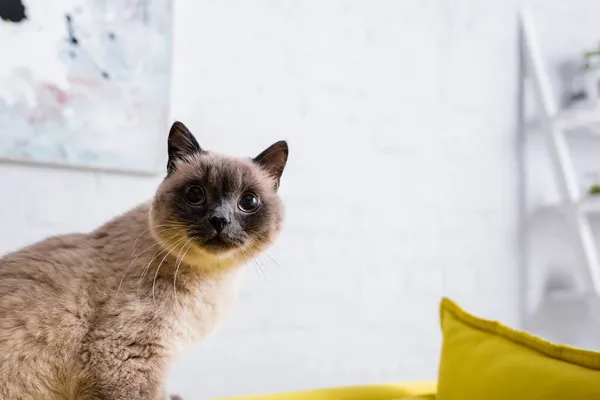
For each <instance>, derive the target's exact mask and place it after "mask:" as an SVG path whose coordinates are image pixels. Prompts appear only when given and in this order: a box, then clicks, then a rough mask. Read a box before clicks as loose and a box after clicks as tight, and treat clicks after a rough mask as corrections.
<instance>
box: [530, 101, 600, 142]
mask: <svg viewBox="0 0 600 400" xmlns="http://www.w3.org/2000/svg"><path fill="white" fill-rule="evenodd" d="M551 123H552V124H554V125H555V127H556V128H558V129H562V130H563V131H564V132H566V133H585V134H591V135H595V136H596V135H597V136H600V105H596V106H590V105H581V106H574V107H572V108H566V109H564V110H562V111H561V112H560V113H559V114H558V115H557V116H556V117H555V118H553V119H552V120H551ZM543 128H544V127H543V126H542V123H541V121H540V120H537V119H536V120H532V121H529V122H528V123H527V129H528V130H530V131H538V132H539V131H542V130H543Z"/></svg>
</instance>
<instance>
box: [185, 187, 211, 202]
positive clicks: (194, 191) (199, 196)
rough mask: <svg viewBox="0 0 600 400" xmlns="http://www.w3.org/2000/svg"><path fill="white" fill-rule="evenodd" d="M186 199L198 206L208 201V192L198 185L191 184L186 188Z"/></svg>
mask: <svg viewBox="0 0 600 400" xmlns="http://www.w3.org/2000/svg"><path fill="white" fill-rule="evenodd" d="M185 199H186V200H187V202H188V203H190V204H191V205H194V206H197V205H200V204H203V203H204V202H205V201H206V192H205V191H204V189H202V187H200V186H198V185H191V186H188V187H187V188H186V189H185Z"/></svg>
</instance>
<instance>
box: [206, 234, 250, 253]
mask: <svg viewBox="0 0 600 400" xmlns="http://www.w3.org/2000/svg"><path fill="white" fill-rule="evenodd" d="M240 245H241V244H240V243H238V241H236V240H232V239H230V238H228V237H227V236H224V235H222V234H217V235H214V236H213V237H211V238H209V239H205V240H203V241H202V247H204V248H206V249H207V250H210V251H212V252H223V251H227V250H233V249H236V248H238V247H240Z"/></svg>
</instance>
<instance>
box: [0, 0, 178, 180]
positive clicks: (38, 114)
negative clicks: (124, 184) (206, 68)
mask: <svg viewBox="0 0 600 400" xmlns="http://www.w3.org/2000/svg"><path fill="white" fill-rule="evenodd" d="M172 1H173V0H0V60H1V61H0V159H7V160H16V161H19V160H20V161H28V162H38V163H44V164H59V165H65V166H75V167H88V168H99V169H105V170H120V171H133V172H136V171H137V172H148V173H153V172H156V171H157V161H158V156H159V154H160V153H159V151H160V146H161V145H162V144H164V143H162V142H164V139H163V138H164V136H165V134H166V131H167V124H168V118H169V117H168V113H169V108H168V105H169V86H170V80H171V36H172V35H171V33H172V15H171V14H172Z"/></svg>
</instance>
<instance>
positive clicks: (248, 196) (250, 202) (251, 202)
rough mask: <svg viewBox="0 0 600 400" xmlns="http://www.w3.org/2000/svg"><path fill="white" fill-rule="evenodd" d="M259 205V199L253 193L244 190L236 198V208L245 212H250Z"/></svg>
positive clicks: (255, 209)
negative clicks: (237, 198) (238, 197)
mask: <svg viewBox="0 0 600 400" xmlns="http://www.w3.org/2000/svg"><path fill="white" fill-rule="evenodd" d="M259 207H260V200H259V199H258V197H257V196H256V195H255V194H254V193H250V192H246V193H244V194H243V195H241V196H240V199H239V200H238V208H239V209H240V210H241V211H243V212H245V213H252V212H255V211H257V210H258V208H259Z"/></svg>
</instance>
